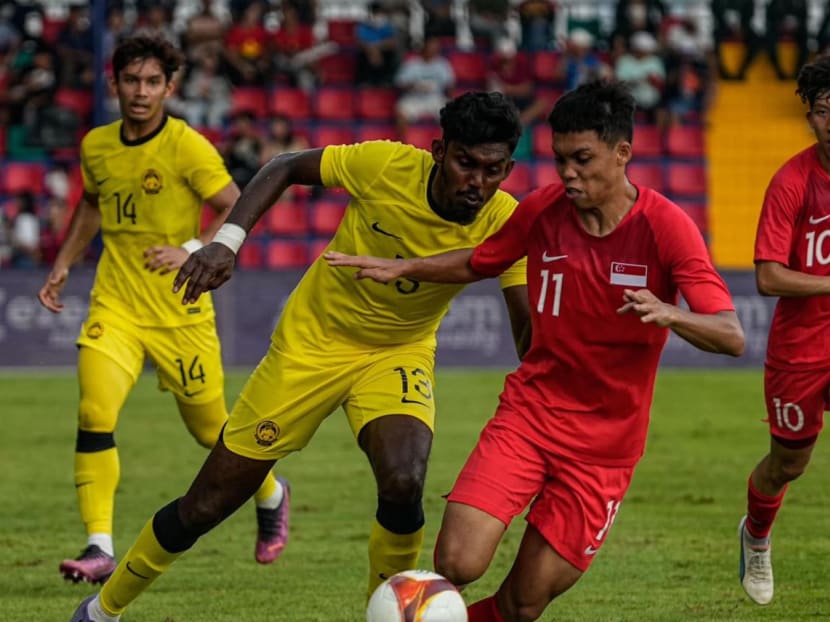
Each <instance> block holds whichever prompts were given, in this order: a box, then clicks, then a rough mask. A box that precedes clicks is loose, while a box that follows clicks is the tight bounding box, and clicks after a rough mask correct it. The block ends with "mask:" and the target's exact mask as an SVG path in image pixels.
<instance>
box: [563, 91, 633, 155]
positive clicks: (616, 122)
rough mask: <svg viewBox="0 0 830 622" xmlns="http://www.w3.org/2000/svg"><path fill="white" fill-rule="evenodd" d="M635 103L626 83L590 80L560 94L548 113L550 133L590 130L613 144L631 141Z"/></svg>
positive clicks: (604, 140)
mask: <svg viewBox="0 0 830 622" xmlns="http://www.w3.org/2000/svg"><path fill="white" fill-rule="evenodd" d="M635 107H636V104H635V103H634V98H633V97H632V95H631V92H630V91H629V90H628V87H627V86H625V84H623V83H622V82H618V81H615V80H593V81H591V82H586V83H584V84H582V85H580V86H578V87H577V88H576V89H574V90H573V91H570V92H568V93H565V94H564V95H563V96H562V97H560V98H559V99H558V100H557V101H556V104H555V105H554V106H553V110H552V111H551V113H550V115H549V116H548V123H549V124H550V128H551V129H552V130H553V133H554V134H556V133H560V132H561V133H569V132H590V131H594V132H596V133H597V136H599V138H600V140H602V141H603V142H604V143H606V144H608V145H614V144H615V143H617V142H618V141H620V140H627V141H629V142H630V141H631V139H632V137H633V134H634V109H635Z"/></svg>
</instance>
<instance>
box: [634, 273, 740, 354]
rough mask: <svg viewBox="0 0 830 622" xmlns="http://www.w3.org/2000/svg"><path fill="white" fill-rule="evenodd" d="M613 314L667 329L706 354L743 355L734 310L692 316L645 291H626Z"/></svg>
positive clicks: (737, 321) (691, 313)
mask: <svg viewBox="0 0 830 622" xmlns="http://www.w3.org/2000/svg"><path fill="white" fill-rule="evenodd" d="M617 313H619V314H621V315H622V314H625V313H636V314H637V315H639V316H640V321H641V322H644V323H653V324H657V325H658V326H660V327H663V328H670V329H671V330H672V331H673V332H674V333H676V334H677V335H678V336H679V337H682V338H683V339H685V340H686V341H688V342H689V343H691V344H692V345H693V346H695V347H696V348H699V349H701V350H705V351H706V352H715V353H717V354H729V355H731V356H740V355H741V354H743V352H744V331H743V328H741V323H740V321H739V320H738V315H737V314H736V313H735V312H734V311H720V312H718V313H695V312H694V311H689V310H687V309H682V308H680V307H678V306H676V305H673V304H669V303H667V302H663V301H662V300H660V299H659V298H657V296H655V295H654V294H653V293H651V292H650V291H649V290H647V289H639V290H631V289H626V290H624V292H623V305H622V306H621V307H620V308H619V309H617Z"/></svg>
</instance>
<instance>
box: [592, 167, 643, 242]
mask: <svg viewBox="0 0 830 622" xmlns="http://www.w3.org/2000/svg"><path fill="white" fill-rule="evenodd" d="M639 196H640V192H639V190H637V187H636V186H634V185H633V184H632V183H631V182H629V181H628V180H626V182H625V191H624V192H614V193H611V195H610V198H609V200H608V201H606V202H604V203H602V204H600V205H597V206H595V207H589V208H585V209H579V210H577V214H578V215H579V220H580V221H581V222H582V226H583V227H584V228H585V231H587V232H588V233H589V234H591V235H594V236H596V237H604V236H606V235H608V234H609V233H611V232H612V231H613V230H614V229H616V228H617V225H619V224H620V222H622V219H623V218H625V216H626V214H628V212H630V211H631V208H632V207H634V204H635V203H636V202H637V199H638V198H639Z"/></svg>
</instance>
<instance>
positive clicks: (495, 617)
mask: <svg viewBox="0 0 830 622" xmlns="http://www.w3.org/2000/svg"><path fill="white" fill-rule="evenodd" d="M467 618H468V620H469V622H504V618H502V617H501V614H500V613H499V608H498V607H497V606H496V597H495V595H494V596H490V597H489V598H485V599H484V600H480V601H478V602H477V603H473V604H472V605H470V606H469V607H467Z"/></svg>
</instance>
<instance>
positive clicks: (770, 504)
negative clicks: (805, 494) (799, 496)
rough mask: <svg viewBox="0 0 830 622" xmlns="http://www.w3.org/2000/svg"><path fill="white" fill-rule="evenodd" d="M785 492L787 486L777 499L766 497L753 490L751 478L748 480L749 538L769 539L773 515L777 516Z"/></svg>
mask: <svg viewBox="0 0 830 622" xmlns="http://www.w3.org/2000/svg"><path fill="white" fill-rule="evenodd" d="M786 492H787V486H784V488H783V489H782V490H781V492H780V493H779V494H778V496H777V497H767V496H766V495H762V494H761V493H760V492H758V491H757V490H756V489H755V486H754V485H753V484H752V477H750V478H749V486H748V492H747V521H746V530H747V531H748V532H749V535H750V536H752V537H753V538H758V539H759V540H761V539H763V538H768V537H769V532H770V531H771V530H772V523H773V522H774V521H775V515H776V514H778V509H779V508H780V507H781V503H782V502H783V501H784V493H786Z"/></svg>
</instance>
